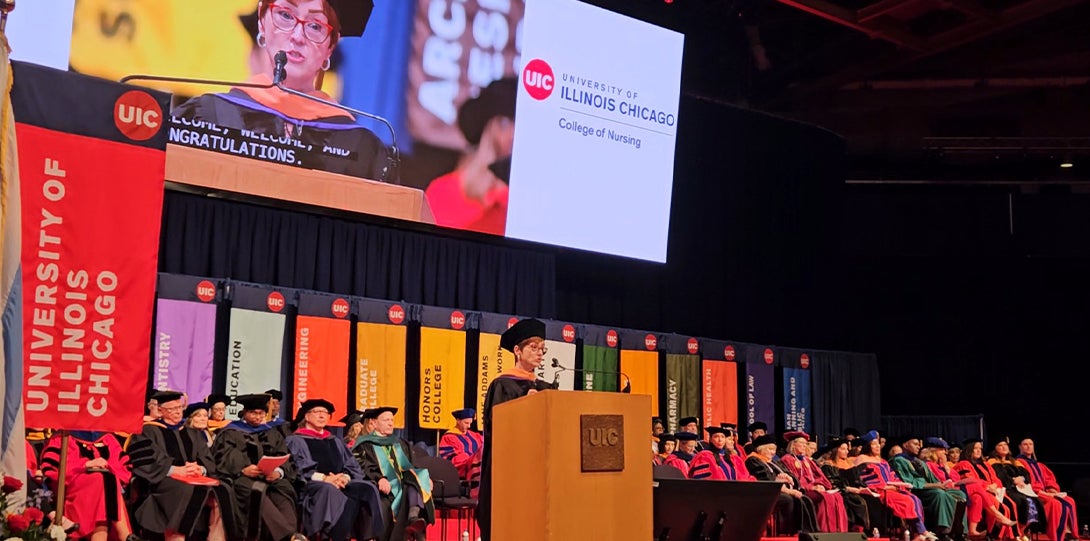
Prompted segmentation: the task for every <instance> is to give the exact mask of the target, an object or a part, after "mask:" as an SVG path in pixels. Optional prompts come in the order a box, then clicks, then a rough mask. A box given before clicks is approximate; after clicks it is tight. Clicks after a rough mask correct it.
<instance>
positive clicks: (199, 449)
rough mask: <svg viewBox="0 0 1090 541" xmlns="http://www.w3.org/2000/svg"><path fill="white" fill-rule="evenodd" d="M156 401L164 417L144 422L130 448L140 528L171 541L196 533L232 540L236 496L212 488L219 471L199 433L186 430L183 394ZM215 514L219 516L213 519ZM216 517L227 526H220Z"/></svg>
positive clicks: (161, 393)
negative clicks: (184, 428) (212, 480)
mask: <svg viewBox="0 0 1090 541" xmlns="http://www.w3.org/2000/svg"><path fill="white" fill-rule="evenodd" d="M152 400H155V401H156V403H157V404H158V406H159V407H158V409H157V412H158V413H159V414H160V417H159V418H158V419H154V420H151V421H148V422H145V423H144V428H143V429H142V430H141V431H140V433H139V434H134V435H133V436H132V439H131V440H130V442H129V446H128V454H129V462H130V464H131V465H132V469H133V475H134V476H135V477H136V478H137V479H138V481H137V482H136V484H135V487H136V488H135V491H136V492H137V498H138V499H139V503H138V506H137V508H136V522H137V523H138V524H139V525H140V526H141V527H142V528H143V529H145V530H147V531H150V532H155V533H157V534H162V535H164V537H165V538H166V539H168V540H170V539H173V538H178V537H190V536H193V535H195V534H196V533H197V532H207V535H208V537H209V538H210V539H223V538H224V536H225V535H231V532H232V531H233V529H234V520H233V515H232V509H233V507H234V504H233V501H232V499H231V494H230V492H229V491H228V490H227V489H226V488H225V487H224V486H222V485H221V486H209V485H208V483H207V482H208V481H211V479H210V478H211V477H214V476H215V475H216V465H215V462H214V461H213V460H212V454H211V453H210V452H209V450H208V443H207V441H206V440H204V439H203V438H202V437H200V435H199V433H198V432H197V431H194V430H183V429H182V428H183V426H184V424H185V421H184V417H183V410H184V406H183V404H182V393H180V392H177V391H159V392H157V393H155V394H154V395H153V396H152ZM213 509H215V510H216V511H217V512H216V513H211V514H210V511H212V510H213ZM213 515H214V516H213ZM217 517H222V520H215V518H217ZM210 522H211V525H210V524H209V523H210ZM210 526H211V527H210Z"/></svg>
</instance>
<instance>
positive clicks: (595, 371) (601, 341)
mask: <svg viewBox="0 0 1090 541" xmlns="http://www.w3.org/2000/svg"><path fill="white" fill-rule="evenodd" d="M583 333H584V334H583V371H582V373H581V374H580V375H581V378H580V383H581V384H582V388H583V390H586V391H605V392H617V390H618V389H619V388H618V387H617V381H618V377H619V375H620V370H621V360H620V359H621V352H620V349H619V346H620V335H619V334H618V333H617V331H616V330H614V329H610V328H608V327H595V326H592V325H587V326H586V327H584V328H583Z"/></svg>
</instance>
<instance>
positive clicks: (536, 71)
mask: <svg viewBox="0 0 1090 541" xmlns="http://www.w3.org/2000/svg"><path fill="white" fill-rule="evenodd" d="M522 86H524V87H526V93H527V94H529V95H530V97H531V98H534V99H535V100H538V101H540V100H543V99H545V98H548V97H549V95H551V94H552V93H553V88H555V87H556V78H555V77H554V76H553V68H552V67H551V66H549V63H548V62H545V61H544V60H542V59H540V58H535V59H533V60H531V61H529V62H527V63H526V67H524V68H522Z"/></svg>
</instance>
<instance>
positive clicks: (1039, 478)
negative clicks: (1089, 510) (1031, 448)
mask: <svg viewBox="0 0 1090 541" xmlns="http://www.w3.org/2000/svg"><path fill="white" fill-rule="evenodd" d="M1018 463H1019V464H1021V465H1022V467H1023V468H1025V469H1026V471H1027V472H1029V478H1028V479H1026V482H1028V483H1029V484H1030V486H1032V487H1033V491H1034V492H1036V493H1037V499H1038V500H1040V501H1041V505H1043V506H1044V508H1045V521H1046V522H1047V523H1048V529H1047V531H1046V532H1045V533H1046V534H1048V539H1049V541H1059V540H1062V539H1063V538H1064V530H1067V531H1068V532H1069V533H1073V534H1075V535H1078V532H1079V523H1078V517H1076V516H1075V500H1074V499H1072V498H1071V496H1058V495H1055V494H1054V493H1056V492H1061V491H1060V485H1059V483H1057V482H1056V475H1055V474H1053V473H1052V470H1051V469H1049V467H1048V466H1045V465H1044V463H1042V462H1039V461H1038V460H1037V459H1036V458H1034V457H1029V456H1025V455H1018ZM1050 492H1051V493H1053V494H1050Z"/></svg>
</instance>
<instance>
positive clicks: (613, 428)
mask: <svg viewBox="0 0 1090 541" xmlns="http://www.w3.org/2000/svg"><path fill="white" fill-rule="evenodd" d="M650 402H651V397H649V396H646V395H629V394H620V393H597V392H585V391H542V392H539V393H536V394H532V395H529V396H525V397H522V398H519V399H516V400H511V401H509V402H504V403H502V404H499V405H497V406H496V407H495V409H494V410H493V411H492V513H491V516H492V538H493V539H494V540H496V541H545V540H550V541H562V540H563V541H571V540H574V539H595V540H603V539H617V540H622V539H624V540H631V539H639V540H643V539H651V538H652V502H651V497H652V494H651V491H652V480H651V454H650V453H651V449H650V443H649V440H650V436H649V434H650V428H649V425H648V423H647V411H648V410H650V409H651V403H650Z"/></svg>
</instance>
